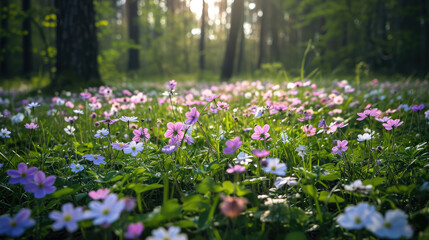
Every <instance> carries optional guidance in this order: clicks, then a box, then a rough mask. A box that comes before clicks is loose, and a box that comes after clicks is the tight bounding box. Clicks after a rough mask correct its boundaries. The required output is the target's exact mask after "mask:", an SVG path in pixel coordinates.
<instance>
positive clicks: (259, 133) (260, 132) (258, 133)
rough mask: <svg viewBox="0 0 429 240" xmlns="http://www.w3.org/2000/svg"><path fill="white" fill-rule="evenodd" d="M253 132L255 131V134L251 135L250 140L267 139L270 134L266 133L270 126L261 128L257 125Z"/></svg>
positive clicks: (266, 125)
mask: <svg viewBox="0 0 429 240" xmlns="http://www.w3.org/2000/svg"><path fill="white" fill-rule="evenodd" d="M254 130H255V133H253V134H252V139H255V140H268V139H269V137H270V134H269V133H268V131H269V130H270V126H269V125H268V124H265V125H264V127H263V128H262V127H261V126H259V125H257V126H256V127H255V129H254Z"/></svg>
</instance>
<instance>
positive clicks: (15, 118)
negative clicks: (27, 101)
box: [11, 113, 24, 124]
mask: <svg viewBox="0 0 429 240" xmlns="http://www.w3.org/2000/svg"><path fill="white" fill-rule="evenodd" d="M11 120H12V123H13V124H15V123H20V122H22V120H24V114H22V113H18V114H16V115H15V116H13V117H12V118H11Z"/></svg>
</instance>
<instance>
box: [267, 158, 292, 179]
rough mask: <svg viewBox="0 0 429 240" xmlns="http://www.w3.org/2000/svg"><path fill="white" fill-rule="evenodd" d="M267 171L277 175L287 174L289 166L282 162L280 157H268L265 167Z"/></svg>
mask: <svg viewBox="0 0 429 240" xmlns="http://www.w3.org/2000/svg"><path fill="white" fill-rule="evenodd" d="M263 170H264V171H265V172H266V173H273V174H276V175H280V176H284V175H286V170H287V166H286V164H285V163H281V162H280V159H278V158H267V166H266V167H264V168H263Z"/></svg>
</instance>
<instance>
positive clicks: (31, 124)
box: [25, 123, 39, 129]
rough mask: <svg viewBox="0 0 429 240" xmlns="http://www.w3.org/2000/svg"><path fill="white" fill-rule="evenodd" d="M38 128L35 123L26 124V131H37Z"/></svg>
mask: <svg viewBox="0 0 429 240" xmlns="http://www.w3.org/2000/svg"><path fill="white" fill-rule="evenodd" d="M38 127H39V125H37V124H34V123H30V124H28V123H26V124H25V128H26V129H36V128H38Z"/></svg>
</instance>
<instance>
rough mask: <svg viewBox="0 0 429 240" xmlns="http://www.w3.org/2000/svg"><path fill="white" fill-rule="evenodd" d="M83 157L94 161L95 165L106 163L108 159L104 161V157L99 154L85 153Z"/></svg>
mask: <svg viewBox="0 0 429 240" xmlns="http://www.w3.org/2000/svg"><path fill="white" fill-rule="evenodd" d="M83 157H84V158H85V159H86V160H88V161H91V162H93V163H94V164H95V165H100V164H104V165H106V161H104V157H103V156H101V155H99V154H85V155H84V156H83Z"/></svg>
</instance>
